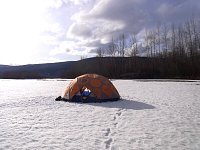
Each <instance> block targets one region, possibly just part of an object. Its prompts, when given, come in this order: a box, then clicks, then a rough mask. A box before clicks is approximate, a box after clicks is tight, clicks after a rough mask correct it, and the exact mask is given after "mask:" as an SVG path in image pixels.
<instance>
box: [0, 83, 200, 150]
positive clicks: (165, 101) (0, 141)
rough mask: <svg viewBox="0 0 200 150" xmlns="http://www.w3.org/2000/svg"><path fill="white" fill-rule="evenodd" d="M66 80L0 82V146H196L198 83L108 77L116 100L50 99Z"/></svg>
mask: <svg viewBox="0 0 200 150" xmlns="http://www.w3.org/2000/svg"><path fill="white" fill-rule="evenodd" d="M69 81H70V80H0V149H6V150H7V149H73V150H78V149H80V150H83V149H86V150H94V149H97V150H100V149H101V150H103V149H111V150H132V149H148V150H149V149H160V150H167V149H178V150H179V149H181V150H182V149H193V150H199V149H200V81H176V80H112V82H113V83H114V85H115V86H116V88H117V89H118V91H119V93H120V95H121V97H122V99H123V100H121V101H117V102H107V103H90V104H89V103H88V104H85V103H84V104H77V103H68V102H62V101H54V99H55V98H56V97H57V96H59V95H61V92H62V91H63V90H64V89H65V87H66V85H67V84H68V83H69Z"/></svg>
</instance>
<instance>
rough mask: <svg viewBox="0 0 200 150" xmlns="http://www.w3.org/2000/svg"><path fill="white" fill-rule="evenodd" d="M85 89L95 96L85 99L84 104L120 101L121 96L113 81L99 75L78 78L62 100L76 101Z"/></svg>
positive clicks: (69, 86)
mask: <svg viewBox="0 0 200 150" xmlns="http://www.w3.org/2000/svg"><path fill="white" fill-rule="evenodd" d="M83 88H87V89H89V90H90V91H91V93H92V95H93V96H91V97H89V98H87V99H85V100H84V102H104V101H116V100H119V99H120V95H119V93H118V91H117V89H116V88H115V87H114V85H113V84H112V83H111V81H110V80H109V79H107V78H106V77H104V76H101V75H97V74H85V75H81V76H79V77H76V78H75V79H74V80H72V81H71V82H70V84H69V85H68V86H67V88H66V90H65V92H64V94H63V96H62V99H64V100H67V101H76V98H77V97H76V96H77V95H78V94H80V91H81V90H82V89H83Z"/></svg>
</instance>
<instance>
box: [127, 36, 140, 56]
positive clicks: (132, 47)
mask: <svg viewBox="0 0 200 150" xmlns="http://www.w3.org/2000/svg"><path fill="white" fill-rule="evenodd" d="M137 53H138V43H137V38H136V35H135V34H133V35H130V36H129V51H128V56H130V57H133V56H136V55H137Z"/></svg>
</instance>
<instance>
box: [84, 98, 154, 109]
mask: <svg viewBox="0 0 200 150" xmlns="http://www.w3.org/2000/svg"><path fill="white" fill-rule="evenodd" d="M84 104H87V105H92V106H98V107H107V108H119V109H133V110H144V109H154V108H155V107H154V106H153V105H149V104H146V103H143V102H138V101H134V100H127V99H121V100H119V101H114V102H105V103H84Z"/></svg>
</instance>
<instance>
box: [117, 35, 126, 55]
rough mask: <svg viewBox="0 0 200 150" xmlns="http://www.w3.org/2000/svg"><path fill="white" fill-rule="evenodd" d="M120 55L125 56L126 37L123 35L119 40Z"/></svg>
mask: <svg viewBox="0 0 200 150" xmlns="http://www.w3.org/2000/svg"><path fill="white" fill-rule="evenodd" d="M118 53H119V55H120V56H122V57H124V56H125V35H124V34H121V35H120V36H119V39H118Z"/></svg>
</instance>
